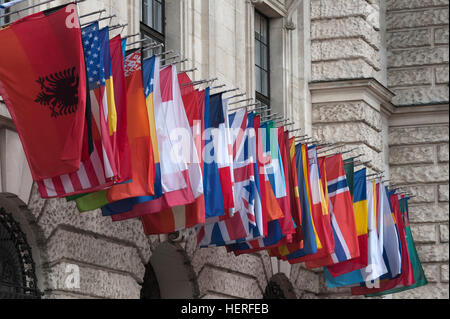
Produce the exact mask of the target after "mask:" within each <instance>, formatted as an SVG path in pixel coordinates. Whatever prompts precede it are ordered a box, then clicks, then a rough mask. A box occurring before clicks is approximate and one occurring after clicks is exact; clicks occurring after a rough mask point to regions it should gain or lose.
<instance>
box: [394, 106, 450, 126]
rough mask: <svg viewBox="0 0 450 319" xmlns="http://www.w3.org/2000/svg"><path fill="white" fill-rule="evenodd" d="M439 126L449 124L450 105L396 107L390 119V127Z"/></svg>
mask: <svg viewBox="0 0 450 319" xmlns="http://www.w3.org/2000/svg"><path fill="white" fill-rule="evenodd" d="M439 124H441V125H448V124H449V104H439V105H421V106H409V107H396V108H395V110H394V112H393V113H392V114H391V116H390V117H389V127H398V126H422V125H439Z"/></svg>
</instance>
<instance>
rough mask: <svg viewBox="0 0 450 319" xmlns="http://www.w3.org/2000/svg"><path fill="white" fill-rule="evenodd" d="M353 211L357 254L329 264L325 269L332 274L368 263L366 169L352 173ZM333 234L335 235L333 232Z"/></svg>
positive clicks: (336, 274) (342, 272)
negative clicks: (345, 259)
mask: <svg viewBox="0 0 450 319" xmlns="http://www.w3.org/2000/svg"><path fill="white" fill-rule="evenodd" d="M353 183H354V192H353V211H354V214H355V222H356V231H357V234H358V247H359V256H358V257H356V258H353V259H350V260H347V261H344V262H341V263H338V264H335V265H332V266H330V267H329V268H328V269H327V271H329V272H330V273H331V274H332V275H334V276H335V277H336V276H339V274H345V273H350V272H352V271H355V270H358V269H361V268H365V267H367V265H368V218H369V216H368V214H367V212H368V204H367V198H368V192H367V183H366V169H365V168H363V169H361V170H359V171H357V172H356V173H354V178H353ZM335 236H337V235H336V234H335Z"/></svg>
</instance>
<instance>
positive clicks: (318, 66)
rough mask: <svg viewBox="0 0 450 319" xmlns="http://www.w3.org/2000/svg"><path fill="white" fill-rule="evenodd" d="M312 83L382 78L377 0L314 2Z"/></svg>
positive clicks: (312, 0)
mask: <svg viewBox="0 0 450 319" xmlns="http://www.w3.org/2000/svg"><path fill="white" fill-rule="evenodd" d="M310 2H311V62H312V81H325V80H336V79H358V78H377V79H378V80H380V79H381V73H380V71H381V69H382V66H381V55H380V49H381V48H382V43H381V35H380V32H379V30H380V7H379V3H378V0H374V1H366V0H352V1H345V0H311V1H310Z"/></svg>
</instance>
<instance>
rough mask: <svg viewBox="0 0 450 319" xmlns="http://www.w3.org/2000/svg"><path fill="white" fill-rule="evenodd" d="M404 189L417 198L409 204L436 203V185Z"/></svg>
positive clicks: (403, 187) (404, 187)
mask: <svg viewBox="0 0 450 319" xmlns="http://www.w3.org/2000/svg"><path fill="white" fill-rule="evenodd" d="M402 189H404V190H405V191H407V192H409V193H410V194H413V195H415V196H417V197H413V198H411V199H410V201H409V202H408V203H410V204H416V203H433V205H434V203H435V201H436V185H414V186H402Z"/></svg>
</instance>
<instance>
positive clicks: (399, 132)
mask: <svg viewBox="0 0 450 319" xmlns="http://www.w3.org/2000/svg"><path fill="white" fill-rule="evenodd" d="M448 139H449V130H448V125H445V126H444V125H442V126H441V125H439V126H438V125H433V126H422V127H391V128H389V145H390V146H393V145H405V144H428V143H438V142H448Z"/></svg>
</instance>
